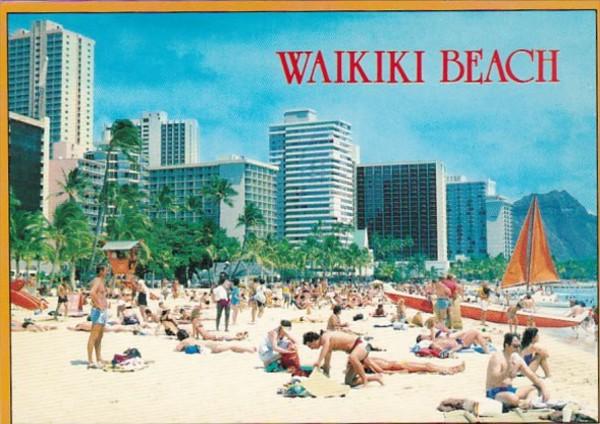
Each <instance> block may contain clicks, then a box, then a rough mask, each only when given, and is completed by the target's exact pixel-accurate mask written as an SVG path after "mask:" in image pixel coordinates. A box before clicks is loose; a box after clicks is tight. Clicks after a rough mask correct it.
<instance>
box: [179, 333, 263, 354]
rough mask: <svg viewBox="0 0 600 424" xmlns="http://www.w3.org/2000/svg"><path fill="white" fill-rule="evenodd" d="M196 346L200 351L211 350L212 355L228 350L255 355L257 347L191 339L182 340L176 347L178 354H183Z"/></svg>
mask: <svg viewBox="0 0 600 424" xmlns="http://www.w3.org/2000/svg"><path fill="white" fill-rule="evenodd" d="M193 346H196V348H197V349H198V351H199V352H200V351H202V350H204V349H209V350H210V351H211V353H221V352H226V351H228V350H230V351H232V352H235V353H255V352H256V347H247V346H241V345H237V344H232V343H216V342H202V343H198V341H197V340H194V339H193V338H191V337H188V338H187V339H183V340H180V341H179V343H178V344H177V346H176V347H175V351H176V352H182V351H184V350H186V348H187V347H193Z"/></svg>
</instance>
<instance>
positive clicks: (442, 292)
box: [433, 278, 451, 323]
mask: <svg viewBox="0 0 600 424" xmlns="http://www.w3.org/2000/svg"><path fill="white" fill-rule="evenodd" d="M442 281H443V280H442V279H441V278H440V279H439V280H438V281H436V282H435V283H433V293H434V294H435V296H436V301H435V305H434V310H435V315H436V317H437V318H438V319H439V320H440V322H444V323H445V322H446V319H447V318H448V308H449V307H450V295H451V292H450V289H449V288H448V287H447V286H446V285H445V284H444V283H443V282H442Z"/></svg>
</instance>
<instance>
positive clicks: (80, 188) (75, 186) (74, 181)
mask: <svg viewBox="0 0 600 424" xmlns="http://www.w3.org/2000/svg"><path fill="white" fill-rule="evenodd" d="M62 173H63V181H62V182H61V183H60V188H61V191H59V192H58V193H56V194H55V196H62V195H64V194H66V195H67V196H68V197H69V199H70V200H76V201H78V202H80V201H81V199H82V197H85V196H87V195H88V194H89V193H91V192H92V190H93V186H92V182H91V181H90V179H89V177H88V176H87V175H85V174H84V173H83V172H82V171H81V170H80V169H79V168H73V169H72V170H71V171H69V173H68V174H67V173H66V172H65V171H64V169H63V171H62Z"/></svg>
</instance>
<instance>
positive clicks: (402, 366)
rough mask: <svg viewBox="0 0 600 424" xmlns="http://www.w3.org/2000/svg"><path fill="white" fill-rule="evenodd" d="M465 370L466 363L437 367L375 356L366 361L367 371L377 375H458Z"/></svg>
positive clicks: (424, 363) (431, 364) (430, 364)
mask: <svg viewBox="0 0 600 424" xmlns="http://www.w3.org/2000/svg"><path fill="white" fill-rule="evenodd" d="M464 370H465V362H464V361H463V362H461V363H460V364H458V365H454V366H443V365H436V364H433V363H431V362H408V361H390V360H387V359H383V358H378V357H375V356H369V357H367V359H366V360H365V371H367V372H376V373H385V374H393V373H397V372H400V373H406V372H408V373H411V372H424V373H433V374H444V375H450V374H456V373H459V372H463V371H464Z"/></svg>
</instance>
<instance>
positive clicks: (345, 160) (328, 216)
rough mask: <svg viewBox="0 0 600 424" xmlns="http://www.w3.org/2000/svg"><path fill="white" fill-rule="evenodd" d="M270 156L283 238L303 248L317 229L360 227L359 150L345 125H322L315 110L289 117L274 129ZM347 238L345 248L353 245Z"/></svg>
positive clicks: (293, 112)
mask: <svg viewBox="0 0 600 424" xmlns="http://www.w3.org/2000/svg"><path fill="white" fill-rule="evenodd" d="M269 154H270V161H271V163H272V164H274V165H277V166H278V167H279V173H278V175H277V219H278V221H277V232H278V235H279V236H280V237H286V238H287V239H288V240H289V241H290V242H292V243H300V242H302V241H303V240H304V239H305V238H306V237H307V236H309V235H310V234H311V233H312V232H313V231H314V230H315V228H319V231H320V232H321V234H327V233H330V232H331V231H332V229H333V228H334V227H335V225H336V224H345V225H354V208H355V205H354V182H355V170H356V164H357V162H358V155H359V154H358V147H357V146H356V145H354V144H353V143H352V128H351V125H350V124H349V123H347V122H344V121H341V120H318V119H317V114H316V112H315V111H314V110H311V109H300V110H291V111H287V112H285V113H284V115H283V122H282V123H278V124H273V125H271V126H270V127H269ZM350 238H351V236H350V235H348V236H346V239H344V240H342V241H343V242H349V241H350Z"/></svg>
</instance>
